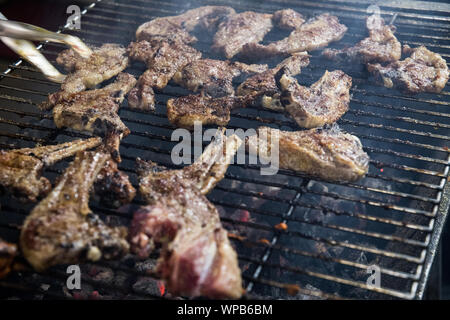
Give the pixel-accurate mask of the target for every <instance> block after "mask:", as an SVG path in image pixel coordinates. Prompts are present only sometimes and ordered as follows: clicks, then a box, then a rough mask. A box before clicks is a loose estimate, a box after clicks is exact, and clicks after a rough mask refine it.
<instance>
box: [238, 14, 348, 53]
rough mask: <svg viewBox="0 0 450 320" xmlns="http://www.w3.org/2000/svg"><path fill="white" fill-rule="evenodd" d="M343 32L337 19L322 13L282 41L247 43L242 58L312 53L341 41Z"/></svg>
mask: <svg viewBox="0 0 450 320" xmlns="http://www.w3.org/2000/svg"><path fill="white" fill-rule="evenodd" d="M345 32H347V27H346V26H345V25H343V24H340V23H339V20H338V18H337V17H335V16H332V15H330V14H328V13H324V14H321V15H320V16H317V17H316V18H313V19H311V20H309V21H307V22H305V23H303V24H301V25H300V26H299V27H297V28H295V29H294V30H293V31H292V32H291V34H290V35H289V36H288V37H287V38H284V39H282V40H279V41H276V42H272V43H269V44H268V45H262V44H259V43H257V42H253V43H247V44H246V45H245V46H244V47H243V49H242V57H244V58H245V59H248V60H255V59H258V58H267V57H273V56H280V55H281V56H282V55H289V54H292V53H295V52H300V51H313V50H317V49H320V48H323V47H326V46H327V45H328V44H329V43H330V42H333V41H338V40H341V39H342V37H343V36H344V34H345Z"/></svg>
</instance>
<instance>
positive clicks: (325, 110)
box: [279, 70, 352, 128]
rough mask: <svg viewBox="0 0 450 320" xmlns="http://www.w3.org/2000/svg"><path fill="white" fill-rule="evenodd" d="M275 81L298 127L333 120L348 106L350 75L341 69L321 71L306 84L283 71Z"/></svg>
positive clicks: (328, 122) (282, 100)
mask: <svg viewBox="0 0 450 320" xmlns="http://www.w3.org/2000/svg"><path fill="white" fill-rule="evenodd" d="M281 72H282V71H281ZM279 85H280V89H281V90H282V93H281V98H280V100H281V103H282V104H283V105H284V107H285V109H286V111H287V112H288V113H289V114H290V115H291V116H292V118H294V120H295V121H296V122H297V123H298V125H299V126H300V127H303V128H315V127H321V126H323V125H325V124H331V123H334V122H336V121H337V120H338V119H339V118H340V117H341V116H342V115H343V114H344V113H346V112H347V110H348V105H349V103H350V87H351V86H352V78H351V77H349V76H348V75H346V74H345V73H344V72H343V71H341V70H335V71H332V72H328V71H325V73H324V75H323V76H322V77H321V78H320V79H319V80H318V81H317V82H315V83H314V84H313V85H311V87H309V88H308V87H303V86H301V85H299V84H298V82H297V80H296V79H294V78H292V77H290V76H287V75H285V74H283V75H282V76H281V79H280V80H279Z"/></svg>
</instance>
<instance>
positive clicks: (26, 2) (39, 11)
mask: <svg viewBox="0 0 450 320" xmlns="http://www.w3.org/2000/svg"><path fill="white" fill-rule="evenodd" d="M435 1H436V0H435ZM444 1H446V0H444ZM444 1H442V2H444ZM436 2H440V1H439V0H438V1H436ZM91 3H92V0H81V1H76V0H59V1H57V0H38V1H36V0H34V1H33V0H10V1H8V0H0V11H1V12H2V13H3V14H4V15H5V16H6V17H7V18H8V19H10V20H17V21H21V22H26V23H30V24H35V25H38V26H40V27H44V28H46V29H49V30H51V31H56V30H57V29H58V28H60V27H61V26H62V25H64V24H65V23H66V19H67V17H68V15H67V14H66V9H67V7H68V6H69V5H73V4H75V5H79V6H80V8H81V9H82V10H83V7H84V6H86V5H89V4H91ZM16 60H18V57H17V55H16V54H15V53H14V52H12V51H11V50H10V49H8V48H7V47H6V46H5V45H4V44H3V43H2V42H0V72H3V71H4V70H6V69H7V66H8V64H10V63H12V62H14V61H16ZM440 247H441V248H440V252H439V253H438V254H437V257H436V259H435V263H434V265H433V270H432V271H431V273H430V281H429V291H428V292H427V293H426V298H433V299H436V298H438V297H439V295H440V297H441V298H443V299H450V272H448V270H450V225H449V224H448V223H447V225H446V228H445V230H444V234H443V237H442V239H441V246H440ZM441 270H442V272H441ZM440 275H442V276H440ZM441 280H442V282H441ZM440 283H441V284H440Z"/></svg>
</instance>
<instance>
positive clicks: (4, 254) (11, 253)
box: [0, 239, 17, 279]
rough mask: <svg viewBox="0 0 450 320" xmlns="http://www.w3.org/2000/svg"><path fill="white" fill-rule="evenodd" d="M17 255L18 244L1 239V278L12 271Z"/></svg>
mask: <svg viewBox="0 0 450 320" xmlns="http://www.w3.org/2000/svg"><path fill="white" fill-rule="evenodd" d="M16 255H17V246H16V245H15V244H12V243H8V242H6V241H3V240H2V239H0V279H2V278H4V277H6V276H7V275H8V273H10V272H11V269H12V264H13V262H14V258H15V257H16Z"/></svg>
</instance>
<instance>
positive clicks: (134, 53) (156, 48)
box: [128, 39, 201, 110]
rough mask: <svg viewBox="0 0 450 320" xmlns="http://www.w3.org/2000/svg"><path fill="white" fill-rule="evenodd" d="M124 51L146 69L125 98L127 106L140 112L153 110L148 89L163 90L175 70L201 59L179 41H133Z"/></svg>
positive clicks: (151, 93)
mask: <svg viewBox="0 0 450 320" xmlns="http://www.w3.org/2000/svg"><path fill="white" fill-rule="evenodd" d="M128 51H129V55H130V58H131V59H133V60H138V61H141V62H144V63H146V64H147V66H148V70H147V71H145V72H144V74H142V75H141V77H140V78H139V80H138V83H137V85H136V87H134V88H133V89H132V90H131V92H130V94H129V97H128V104H129V106H130V107H132V108H137V109H143V110H154V108H155V103H154V92H153V89H152V88H157V89H159V90H161V89H163V88H164V87H165V86H166V85H167V83H168V82H169V80H170V79H171V78H172V77H173V75H174V74H175V73H176V72H177V71H178V70H181V69H182V68H184V67H185V66H186V65H187V64H188V63H190V62H192V61H195V60H197V59H200V57H201V53H200V52H199V51H197V50H196V49H194V48H192V47H190V46H188V45H186V44H184V43H182V42H180V41H173V40H167V39H153V40H151V41H145V40H144V41H140V42H134V43H131V44H130V46H129V48H128Z"/></svg>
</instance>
